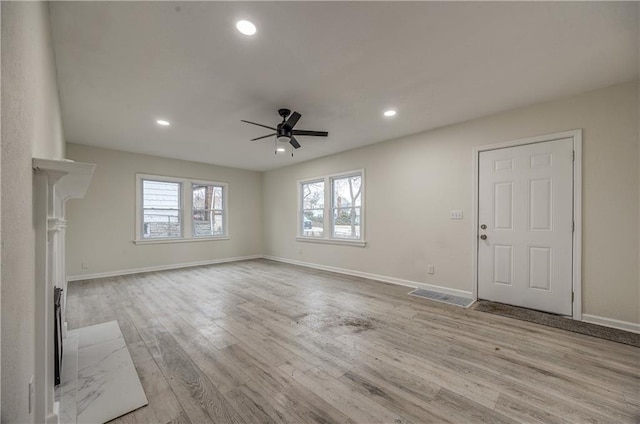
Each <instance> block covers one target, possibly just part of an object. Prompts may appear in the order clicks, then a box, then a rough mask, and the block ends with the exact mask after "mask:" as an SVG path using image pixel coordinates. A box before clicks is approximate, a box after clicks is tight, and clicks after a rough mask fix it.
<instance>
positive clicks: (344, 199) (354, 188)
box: [332, 175, 362, 208]
mask: <svg viewBox="0 0 640 424" xmlns="http://www.w3.org/2000/svg"><path fill="white" fill-rule="evenodd" d="M361 189H362V176H361V175H351V176H349V177H342V178H334V179H333V196H332V202H333V205H332V206H333V207H334V208H345V207H351V206H362V205H361V199H362V195H361V194H362V190H361Z"/></svg>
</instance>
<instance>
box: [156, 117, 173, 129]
mask: <svg viewBox="0 0 640 424" xmlns="http://www.w3.org/2000/svg"><path fill="white" fill-rule="evenodd" d="M156 124H158V125H162V126H163V127H168V126H169V125H171V122H169V121H165V120H164V119H158V120H157V121H156Z"/></svg>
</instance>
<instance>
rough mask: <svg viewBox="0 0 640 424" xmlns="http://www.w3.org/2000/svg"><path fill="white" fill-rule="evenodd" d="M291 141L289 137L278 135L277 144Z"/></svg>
mask: <svg viewBox="0 0 640 424" xmlns="http://www.w3.org/2000/svg"><path fill="white" fill-rule="evenodd" d="M290 141H291V137H289V136H286V135H280V136H278V142H279V143H288V142H290Z"/></svg>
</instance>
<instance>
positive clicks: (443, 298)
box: [409, 289, 473, 308]
mask: <svg viewBox="0 0 640 424" xmlns="http://www.w3.org/2000/svg"><path fill="white" fill-rule="evenodd" d="M409 295H410V296H417V297H422V298H424V299H429V300H435V301H436V302H442V303H448V304H449V305H455V306H462V307H463V308H468V307H469V306H471V304H472V303H473V299H469V298H468V297H461V296H454V295H451V294H444V293H438V292H434V291H431V290H425V289H415V290H414V291H412V292H409Z"/></svg>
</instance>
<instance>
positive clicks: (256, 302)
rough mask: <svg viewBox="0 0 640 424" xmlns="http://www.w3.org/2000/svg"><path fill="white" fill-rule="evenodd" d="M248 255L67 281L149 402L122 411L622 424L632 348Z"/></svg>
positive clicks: (638, 393) (639, 402) (76, 308)
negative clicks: (112, 330) (115, 339)
mask: <svg viewBox="0 0 640 424" xmlns="http://www.w3.org/2000/svg"><path fill="white" fill-rule="evenodd" d="M409 291H410V290H409V289H408V288H406V287H400V286H394V285H390V284H384V283H380V282H375V281H371V280H366V279H362V278H356V277H349V276H344V275H339V274H333V273H329V272H323V271H317V270H312V269H308V268H302V267H296V266H291V265H285V264H280V263H277V262H272V261H268V260H254V261H245V262H236V263H229V264H220V265H212V266H205V267H197V268H188V269H181V270H174V271H164V272H153V273H146V274H136V275H130V276H123V277H113V278H105V279H99V280H90V281H83V282H75V283H71V284H70V287H69V293H68V307H67V311H68V312H67V320H68V323H69V327H70V329H73V328H77V327H83V326H87V325H92V324H97V323H100V322H104V321H110V320H118V323H119V324H120V327H121V329H122V332H123V334H124V337H125V339H126V341H127V345H128V348H129V351H130V352H131V356H132V357H133V360H134V363H135V365H136V368H137V370H138V374H139V376H140V379H141V381H142V384H143V386H144V389H145V392H146V394H147V397H148V399H149V405H148V406H146V407H144V408H141V409H139V410H137V411H134V412H132V413H130V414H128V415H125V416H123V417H121V418H119V419H117V420H116V421H114V422H118V423H140V424H141V423H160V424H164V423H168V422H171V423H189V422H191V423H194V424H196V423H197V424H200V423H209V422H213V423H223V422H234V423H244V422H247V423H278V422H290V423H377V422H385V423H428V422H437V423H440V422H452V423H480V422H485V423H510V422H522V423H594V422H602V423H629V422H639V420H640V418H639V417H640V349H638V348H634V347H631V346H626V345H622V344H617V343H613V342H609V341H605V340H601V339H596V338H592V337H588V336H583V335H579V334H575V333H569V332H565V331H562V330H557V329H553V328H548V327H543V326H539V325H536V324H531V323H527V322H523V321H517V320H512V319H509V318H504V317H499V316H495V315H490V314H485V313H482V312H477V311H473V310H465V309H462V308H458V307H454V306H448V305H443V304H439V303H435V302H431V301H428V300H422V299H419V298H415V297H411V296H407V292H409Z"/></svg>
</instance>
